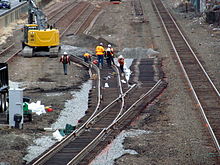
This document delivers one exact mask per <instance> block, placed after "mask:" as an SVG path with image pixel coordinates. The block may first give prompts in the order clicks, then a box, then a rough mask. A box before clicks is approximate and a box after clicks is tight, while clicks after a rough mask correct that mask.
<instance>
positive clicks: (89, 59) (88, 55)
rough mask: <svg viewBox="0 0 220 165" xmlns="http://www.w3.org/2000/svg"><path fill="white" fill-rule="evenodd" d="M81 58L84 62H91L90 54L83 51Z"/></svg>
mask: <svg viewBox="0 0 220 165" xmlns="http://www.w3.org/2000/svg"><path fill="white" fill-rule="evenodd" d="M83 58H84V61H85V62H91V54H89V53H84V55H83Z"/></svg>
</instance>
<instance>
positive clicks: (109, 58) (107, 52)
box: [105, 44, 115, 66]
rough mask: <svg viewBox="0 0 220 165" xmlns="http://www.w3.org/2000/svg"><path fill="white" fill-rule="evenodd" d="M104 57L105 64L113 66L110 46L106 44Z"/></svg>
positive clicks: (112, 54) (112, 53)
mask: <svg viewBox="0 0 220 165" xmlns="http://www.w3.org/2000/svg"><path fill="white" fill-rule="evenodd" d="M105 57H106V62H107V64H108V66H111V65H112V64H115V63H114V52H113V48H112V47H111V45H110V44H108V48H107V49H106V50H105Z"/></svg>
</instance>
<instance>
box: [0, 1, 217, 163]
mask: <svg viewBox="0 0 220 165" xmlns="http://www.w3.org/2000/svg"><path fill="white" fill-rule="evenodd" d="M164 2H165V3H166V5H167V6H169V7H170V8H171V10H172V12H173V14H174V15H175V17H176V18H178V22H179V23H180V24H181V26H182V29H183V30H184V32H185V33H186V34H187V36H188V38H189V40H190V42H191V43H192V45H193V47H194V49H196V51H197V52H198V53H199V58H200V59H201V60H202V61H203V62H204V63H205V68H206V69H207V71H208V72H209V73H210V75H211V77H212V78H213V80H214V82H215V83H216V85H217V86H218V88H220V84H219V83H220V81H219V78H220V77H215V75H219V72H220V71H219V65H220V64H219V62H220V59H219V58H220V56H219V52H220V51H219V46H218V45H217V44H218V38H219V33H218V31H212V28H211V27H210V26H209V25H207V24H205V23H204V22H203V21H202V19H201V17H198V16H195V12H189V13H187V14H186V13H182V12H181V11H182V8H175V9H174V8H173V7H174V6H175V7H176V6H177V5H176V4H178V1H171V0H166V1H164ZM57 3H58V2H57ZM92 3H93V4H96V5H100V6H103V5H106V6H105V7H104V10H103V13H102V14H101V15H100V17H99V18H98V19H97V21H96V22H95V24H94V26H93V27H92V28H91V29H90V31H89V33H88V35H80V36H70V37H67V38H65V40H64V41H63V43H64V44H68V45H73V46H77V47H81V48H84V49H89V50H90V51H94V49H93V48H94V47H95V45H96V44H97V43H98V42H99V41H102V42H104V43H112V45H113V46H114V48H115V50H116V52H120V51H122V50H123V49H125V48H134V49H137V50H140V49H141V50H143V49H142V48H144V49H147V48H153V49H154V50H156V51H158V52H159V54H158V56H159V57H161V58H162V59H163V70H164V72H165V75H166V79H167V81H168V83H169V84H168V87H167V89H166V90H165V91H164V93H163V94H162V95H161V96H160V97H159V98H158V99H157V100H155V101H154V103H152V105H150V106H149V107H148V108H147V109H146V111H145V112H143V114H141V115H140V116H139V117H138V118H137V119H136V120H135V121H134V122H133V123H132V125H131V126H130V128H132V129H141V130H146V131H150V133H149V134H142V135H139V136H135V137H128V138H126V139H125V142H124V146H125V148H126V149H133V150H135V151H136V152H137V153H138V155H129V154H126V155H123V156H121V157H120V158H118V159H117V160H116V161H115V164H139V165H140V164H143V165H144V164H218V160H217V158H218V157H211V156H210V153H215V152H216V151H215V148H214V146H213V144H212V141H211V140H210V138H209V137H208V131H207V128H206V127H205V126H204V123H203V120H202V117H201V115H200V111H199V109H198V108H197V107H196V106H195V101H194V100H193V97H192V95H191V93H190V91H189V89H188V86H187V84H186V81H185V80H184V77H183V75H182V72H181V70H180V68H179V66H178V62H177V61H176V59H175V58H174V57H173V56H172V55H171V53H170V47H169V44H167V42H166V41H167V38H166V37H165V36H164V34H163V30H162V28H161V24H160V23H159V21H158V18H157V17H156V15H155V13H154V12H153V8H152V5H151V2H150V1H143V0H142V5H143V10H144V13H145V17H144V19H145V21H144V22H143V21H142V20H141V19H140V18H136V17H134V15H133V10H132V6H131V0H128V1H122V3H121V4H120V5H116V4H115V5H111V4H109V3H108V2H106V3H102V2H101V1H99V2H97V1H92ZM204 39H205V40H204ZM118 54H119V53H118ZM125 57H126V58H145V57H146V55H145V54H144V53H142V54H137V53H136V54H131V53H128V54H126V55H125ZM9 77H10V80H11V81H13V82H21V83H22V84H23V85H22V86H23V87H25V91H24V94H25V95H26V96H29V97H31V98H32V101H37V100H41V101H42V104H45V105H51V106H52V107H53V108H54V111H53V112H52V113H47V114H44V115H42V116H34V120H33V121H32V122H31V123H25V125H24V129H23V130H15V129H10V130H8V129H1V130H0V133H1V135H2V136H1V137H0V146H1V150H2V151H3V152H1V154H0V161H1V162H9V163H10V164H15V165H19V164H22V163H23V161H22V157H23V156H24V155H25V154H26V148H27V146H29V145H31V144H32V143H33V140H34V139H35V138H37V137H41V136H43V135H45V132H42V131H41V129H42V128H44V127H50V125H51V124H52V123H54V122H55V121H56V118H57V117H58V115H59V113H60V111H61V110H62V109H63V108H64V104H65V101H66V100H68V99H70V98H71V97H72V96H71V91H73V90H78V89H79V88H80V85H81V84H82V83H83V82H84V81H86V80H87V79H88V73H87V71H86V70H83V69H82V67H80V66H79V65H76V64H74V63H72V64H71V66H69V74H68V76H65V75H63V70H62V65H61V64H60V63H59V60H58V59H57V58H55V59H50V58H20V57H17V58H15V59H14V60H13V61H12V62H11V63H9ZM57 91H62V93H63V95H62V97H61V98H60V97H58V96H53V95H52V96H48V95H46V94H48V93H53V92H57ZM14 153H16V154H14Z"/></svg>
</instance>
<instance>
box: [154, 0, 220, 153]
mask: <svg viewBox="0 0 220 165" xmlns="http://www.w3.org/2000/svg"><path fill="white" fill-rule="evenodd" d="M152 2H153V5H154V7H155V9H156V11H157V13H158V16H159V18H160V20H161V22H162V25H163V27H164V29H165V32H166V34H167V36H168V38H169V41H170V43H171V45H172V48H173V50H174V52H175V54H176V57H177V59H178V61H179V63H180V66H181V68H182V70H183V72H184V76H185V77H186V79H187V82H188V85H189V86H190V88H191V90H192V93H193V95H194V97H195V99H196V101H197V102H198V105H199V108H200V110H201V113H202V115H203V118H204V120H205V122H206V123H207V126H208V130H209V132H210V134H211V136H212V138H213V141H214V143H215V145H216V147H217V149H218V152H220V145H219V142H218V140H217V138H216V136H215V134H214V132H213V129H212V127H211V125H210V123H209V121H208V119H207V117H206V115H205V112H204V109H203V107H202V104H201V102H200V100H199V98H198V96H197V94H196V92H195V90H194V88H193V85H192V83H191V81H190V79H189V77H188V75H187V72H186V70H185V67H184V65H183V63H182V61H181V59H180V56H179V53H178V52H177V50H176V47H175V45H174V43H173V41H172V38H171V36H170V34H169V32H168V30H167V28H166V25H165V23H164V21H163V19H162V16H161V15H160V12H159V10H158V8H157V5H156V4H155V2H154V1H152ZM161 3H162V2H161ZM162 4H163V3H162ZM163 6H164V4H163ZM164 8H165V6H164ZM165 9H166V11H167V13H168V14H169V16H170V17H171V19H172V21H173V22H174V24H175V26H176V28H177V29H178V31H179V32H180V34H181V35H182V37H183V39H184V41H185V42H186V44H187V46H188V47H189V49H190V50H191V52H192V54H193V55H194V56H195V58H196V60H197V62H198V64H199V65H200V67H201V69H202V70H203V72H204V74H205V75H206V76H207V78H208V80H209V82H210V83H211V84H212V86H213V88H214V89H215V91H216V93H217V94H218V96H219V92H218V90H217V88H216V87H215V85H214V83H212V81H211V79H210V78H209V76H208V74H207V73H206V71H205V69H204V68H203V66H202V65H201V63H200V62H199V60H198V58H197V57H196V55H195V53H194V51H193V50H192V48H191V46H190V45H189V43H188V42H187V40H186V39H185V37H184V36H183V34H182V32H181V31H180V29H179V27H178V25H177V24H176V23H175V21H174V19H173V17H172V16H171V14H170V13H169V11H168V10H167V8H165Z"/></svg>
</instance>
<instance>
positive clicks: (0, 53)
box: [0, 3, 89, 63]
mask: <svg viewBox="0 0 220 165" xmlns="http://www.w3.org/2000/svg"><path fill="white" fill-rule="evenodd" d="M78 4H79V3H78ZM78 4H77V5H78ZM77 5H74V6H73V7H76V6H77ZM88 5H89V4H88ZM87 7H88V6H87ZM84 10H85V9H84ZM58 14H59V13H56V15H54V17H55V16H57V15H58ZM64 16H65V15H64ZM78 17H80V15H78V16H77V18H78ZM61 18H63V17H61ZM61 18H60V19H61ZM77 18H76V19H77ZM51 19H52V18H51ZM60 19H59V20H60ZM59 20H57V21H56V22H58V21H59ZM56 22H55V23H56ZM72 23H73V22H72ZM69 27H70V25H69V26H68V27H67V28H66V29H65V32H66V31H67V30H68V28H69ZM63 34H64V33H62V34H61V36H60V37H62V36H63ZM14 45H15V43H13V44H11V45H10V46H9V47H7V48H6V49H5V50H3V51H2V52H0V55H2V54H3V53H5V52H6V51H7V50H9V49H10V48H12V47H13V46H14ZM21 51H22V49H19V50H18V51H17V52H16V53H14V54H12V55H11V56H10V57H9V58H8V59H7V60H5V63H7V62H8V61H9V60H11V59H12V58H13V57H14V56H16V55H17V54H18V53H20V52H21Z"/></svg>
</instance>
